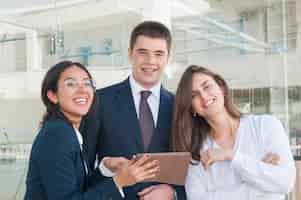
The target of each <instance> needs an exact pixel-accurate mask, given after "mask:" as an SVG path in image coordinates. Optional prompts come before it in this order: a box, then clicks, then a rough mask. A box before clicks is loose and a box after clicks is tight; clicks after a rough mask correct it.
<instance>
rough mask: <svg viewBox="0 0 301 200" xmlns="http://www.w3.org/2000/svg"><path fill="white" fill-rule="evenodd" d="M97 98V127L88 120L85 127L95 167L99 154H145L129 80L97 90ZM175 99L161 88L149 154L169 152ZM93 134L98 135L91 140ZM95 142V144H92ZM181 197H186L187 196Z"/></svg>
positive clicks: (132, 194) (131, 194)
mask: <svg viewBox="0 0 301 200" xmlns="http://www.w3.org/2000/svg"><path fill="white" fill-rule="evenodd" d="M97 96H98V100H99V104H98V109H97V110H98V112H97V113H95V115H97V118H98V120H97V122H98V124H97V125H95V124H93V123H91V121H92V120H90V124H89V123H88V122H87V121H86V124H85V125H84V126H83V127H84V129H85V131H89V133H88V136H90V139H88V140H87V141H88V143H89V144H90V148H89V151H90V162H91V163H92V164H93V162H94V160H95V159H94V158H95V153H98V156H99V160H101V159H102V158H103V157H105V156H125V157H127V158H129V159H131V158H132V156H133V155H135V154H137V153H143V152H145V151H144V147H143V141H142V135H141V131H140V126H139V121H138V118H137V114H136V109H135V105H134V100H133V96H132V91H131V88H130V83H129V79H127V80H125V81H123V82H121V83H118V84H116V85H113V86H110V87H107V88H104V89H100V90H98V91H97ZM173 99H174V97H173V95H172V94H171V93H170V92H168V91H167V90H165V89H164V88H161V91H160V104H159V112H158V120H157V125H156V129H155V131H154V133H153V137H152V140H151V144H150V146H149V148H148V150H147V152H167V151H169V139H170V138H169V137H170V132H171V122H172V110H173ZM95 115H94V116H95ZM94 121H95V120H94ZM95 130H98V132H95ZM92 132H94V134H98V135H95V136H94V137H91V136H92ZM97 137H98V139H97V140H96V139H95V138H97ZM93 142H94V145H91V144H93ZM97 142H98V144H97V145H96V143H97ZM150 184H152V183H148V184H136V185H135V186H132V187H128V188H126V189H125V193H126V199H129V200H134V199H136V194H137V192H139V191H141V190H142V189H144V188H145V187H147V186H149V185H150ZM179 193H180V192H179ZM179 195H182V196H185V194H184V193H183V194H181V193H180V194H179ZM179 199H185V197H182V198H179Z"/></svg>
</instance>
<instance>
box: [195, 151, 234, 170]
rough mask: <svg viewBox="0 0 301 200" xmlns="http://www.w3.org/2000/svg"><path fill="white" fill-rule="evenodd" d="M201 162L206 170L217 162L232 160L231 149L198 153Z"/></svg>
mask: <svg viewBox="0 0 301 200" xmlns="http://www.w3.org/2000/svg"><path fill="white" fill-rule="evenodd" d="M200 156H201V162H202V164H203V166H204V168H205V170H207V169H208V168H209V166H210V165H211V164H213V163H215V162H217V161H225V160H232V159H233V151H232V149H217V148H211V149H207V150H206V151H203V152H200Z"/></svg>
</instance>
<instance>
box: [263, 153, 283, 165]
mask: <svg viewBox="0 0 301 200" xmlns="http://www.w3.org/2000/svg"><path fill="white" fill-rule="evenodd" d="M262 161H263V162H265V163H268V164H271V165H278V164H279V161H280V156H279V155H278V154H275V153H271V152H270V153H267V154H266V155H265V156H264V158H263V159H262Z"/></svg>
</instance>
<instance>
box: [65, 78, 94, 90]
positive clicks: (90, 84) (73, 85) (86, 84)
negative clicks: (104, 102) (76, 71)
mask: <svg viewBox="0 0 301 200" xmlns="http://www.w3.org/2000/svg"><path fill="white" fill-rule="evenodd" d="M64 85H65V86H66V87H67V88H70V89H73V90H74V89H77V88H79V87H80V86H82V87H83V88H86V89H93V90H95V88H96V86H95V83H94V81H93V80H91V79H83V80H82V81H78V80H77V79H75V78H68V79H66V80H65V81H64Z"/></svg>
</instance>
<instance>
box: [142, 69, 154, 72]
mask: <svg viewBox="0 0 301 200" xmlns="http://www.w3.org/2000/svg"><path fill="white" fill-rule="evenodd" d="M143 71H145V72H153V69H143Z"/></svg>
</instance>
